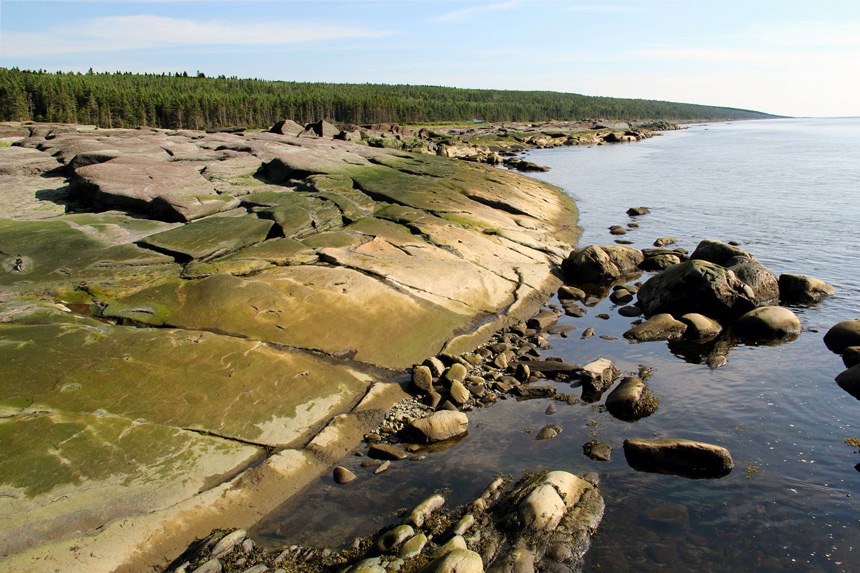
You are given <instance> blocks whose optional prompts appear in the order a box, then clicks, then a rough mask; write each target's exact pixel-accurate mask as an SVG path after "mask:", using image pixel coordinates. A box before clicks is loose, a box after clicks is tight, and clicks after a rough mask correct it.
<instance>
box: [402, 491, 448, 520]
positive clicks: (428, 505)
mask: <svg viewBox="0 0 860 573" xmlns="http://www.w3.org/2000/svg"><path fill="white" fill-rule="evenodd" d="M443 505H445V498H444V497H442V496H441V495H439V494H434V495H431V496H430V497H428V498H427V499H425V500H424V501H422V502H421V503H419V504H418V505H416V506H415V508H414V509H413V510H412V511H411V512H410V513H409V515H407V516H406V519H404V520H403V523H404V524H406V525H412V526H413V527H422V526H423V525H424V522H425V521H426V520H427V518H428V517H430V516H431V515H432V514H433V512H434V511H436V510H438V509H439V508H441V507H442V506H443Z"/></svg>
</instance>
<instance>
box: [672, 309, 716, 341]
mask: <svg viewBox="0 0 860 573" xmlns="http://www.w3.org/2000/svg"><path fill="white" fill-rule="evenodd" d="M680 320H681V322H683V323H684V324H686V325H687V330H685V331H684V338H687V339H690V340H703V339H706V338H713V337H714V336H717V335H718V334H719V333H721V332H722V331H723V327H722V326H721V325H720V323H719V322H717V321H716V320H712V319H710V318H708V317H707V316H705V315H703V314H698V313H695V312H691V313H687V314H685V315H684V316H682V317H681V319H680Z"/></svg>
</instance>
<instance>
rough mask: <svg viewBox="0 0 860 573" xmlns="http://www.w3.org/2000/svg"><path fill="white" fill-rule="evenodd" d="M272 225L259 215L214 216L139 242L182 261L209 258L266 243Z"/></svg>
mask: <svg viewBox="0 0 860 573" xmlns="http://www.w3.org/2000/svg"><path fill="white" fill-rule="evenodd" d="M271 228H272V222H271V221H263V220H261V219H257V218H256V217H212V218H209V219H204V220H202V221H195V222H194V223H189V224H188V225H183V226H181V227H177V228H176V229H171V230H169V231H164V232H163V233H156V234H154V235H150V236H148V237H146V238H145V239H143V240H141V241H139V244H141V245H143V246H146V247H149V248H152V249H155V250H158V251H161V252H165V253H167V254H169V255H171V256H174V257H176V258H177V259H178V260H179V261H180V262H185V261H188V260H191V259H196V260H206V259H212V258H214V257H218V256H224V255H227V254H230V253H232V252H235V251H238V250H239V249H242V248H245V247H249V246H251V245H255V244H257V243H262V242H263V241H264V240H265V239H266V236H267V235H268V234H269V230H270V229H271Z"/></svg>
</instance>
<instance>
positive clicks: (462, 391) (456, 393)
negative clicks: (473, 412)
mask: <svg viewBox="0 0 860 573" xmlns="http://www.w3.org/2000/svg"><path fill="white" fill-rule="evenodd" d="M449 391H450V393H451V400H453V401H454V403H455V404H459V405H460V406H462V405H463V404H465V403H466V402H468V401H469V399H470V398H471V397H472V394H471V393H470V392H469V391H468V390H467V389H466V387H465V386H463V383H462V382H457V381H454V382H452V383H451V388H450V389H449Z"/></svg>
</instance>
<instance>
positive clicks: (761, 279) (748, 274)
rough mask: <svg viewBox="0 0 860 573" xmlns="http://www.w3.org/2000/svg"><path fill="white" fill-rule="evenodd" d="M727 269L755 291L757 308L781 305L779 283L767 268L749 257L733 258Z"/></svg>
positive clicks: (729, 261)
mask: <svg viewBox="0 0 860 573" xmlns="http://www.w3.org/2000/svg"><path fill="white" fill-rule="evenodd" d="M725 267H726V268H727V269H729V270H730V271H733V272H734V273H735V275H736V276H737V277H738V278H739V279H741V280H742V281H744V282H745V283H746V284H747V285H748V286H749V287H750V288H751V289H752V290H753V292H754V293H755V303H756V305H757V306H768V305H773V304H778V303H779V282H778V281H777V278H776V275H775V274H773V273H772V272H770V270H769V269H768V268H767V267H766V266H764V265H763V264H761V263H760V262H758V261H757V260H755V259H751V258H749V257H732V258H731V259H729V260H728V262H727V263H726V264H725Z"/></svg>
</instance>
